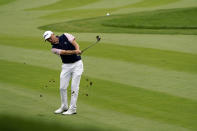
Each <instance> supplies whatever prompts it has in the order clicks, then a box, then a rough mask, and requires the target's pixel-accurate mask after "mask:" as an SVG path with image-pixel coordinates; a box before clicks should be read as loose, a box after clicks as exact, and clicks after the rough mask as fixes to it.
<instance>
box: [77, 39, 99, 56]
mask: <svg viewBox="0 0 197 131" xmlns="http://www.w3.org/2000/svg"><path fill="white" fill-rule="evenodd" d="M100 40H101V37H100V36H98V35H97V36H96V42H95V43H93V44H91V45H89V46H88V47H86V48H85V49H83V50H82V51H81V54H82V53H83V52H84V51H86V50H87V49H89V48H90V47H93V46H94V45H96V44H97V43H98V42H99V41H100Z"/></svg>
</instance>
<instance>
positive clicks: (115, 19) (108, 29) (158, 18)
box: [40, 8, 197, 35]
mask: <svg viewBox="0 0 197 131" xmlns="http://www.w3.org/2000/svg"><path fill="white" fill-rule="evenodd" d="M196 12H197V8H186V9H171V10H157V11H150V12H140V13H132V14H126V15H118V16H109V17H107V16H105V17H98V18H90V19H82V20H74V21H68V22H62V23H57V24H52V25H46V26H42V27H40V29H50V30H55V31H60V32H61V31H63V30H68V31H69V32H103V33H123V32H125V33H158V34H190V35H191V34H196V32H197V31H196V29H197V25H196V23H197V19H196V18H194V17H193V16H194V15H195V14H196ZM82 25H85V26H83V27H82Z"/></svg>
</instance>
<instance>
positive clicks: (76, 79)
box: [70, 60, 83, 110]
mask: <svg viewBox="0 0 197 131" xmlns="http://www.w3.org/2000/svg"><path fill="white" fill-rule="evenodd" d="M82 73H83V62H82V61H81V60H80V61H78V62H77V63H76V65H75V67H74V70H73V72H72V84H71V101H70V109H72V110H76V109H77V105H76V104H77V98H78V93H79V85H80V79H81V75H82Z"/></svg>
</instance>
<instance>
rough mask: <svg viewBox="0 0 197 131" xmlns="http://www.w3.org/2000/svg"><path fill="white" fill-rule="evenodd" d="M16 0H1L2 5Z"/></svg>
mask: <svg viewBox="0 0 197 131" xmlns="http://www.w3.org/2000/svg"><path fill="white" fill-rule="evenodd" d="M14 1H15V0H1V1H0V6H1V5H5V4H8V3H10V2H14Z"/></svg>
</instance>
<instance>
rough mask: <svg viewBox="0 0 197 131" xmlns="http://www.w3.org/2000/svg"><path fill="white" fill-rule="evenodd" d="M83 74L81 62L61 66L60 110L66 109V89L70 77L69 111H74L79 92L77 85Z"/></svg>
mask: <svg viewBox="0 0 197 131" xmlns="http://www.w3.org/2000/svg"><path fill="white" fill-rule="evenodd" d="M82 73H83V62H82V60H79V61H77V62H75V63H71V64H62V71H61V74H60V95H61V108H68V102H67V87H68V85H69V81H70V79H71V77H72V83H71V101H70V107H69V109H72V110H76V108H77V105H76V103H77V97H78V92H79V84H80V79H81V75H82Z"/></svg>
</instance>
